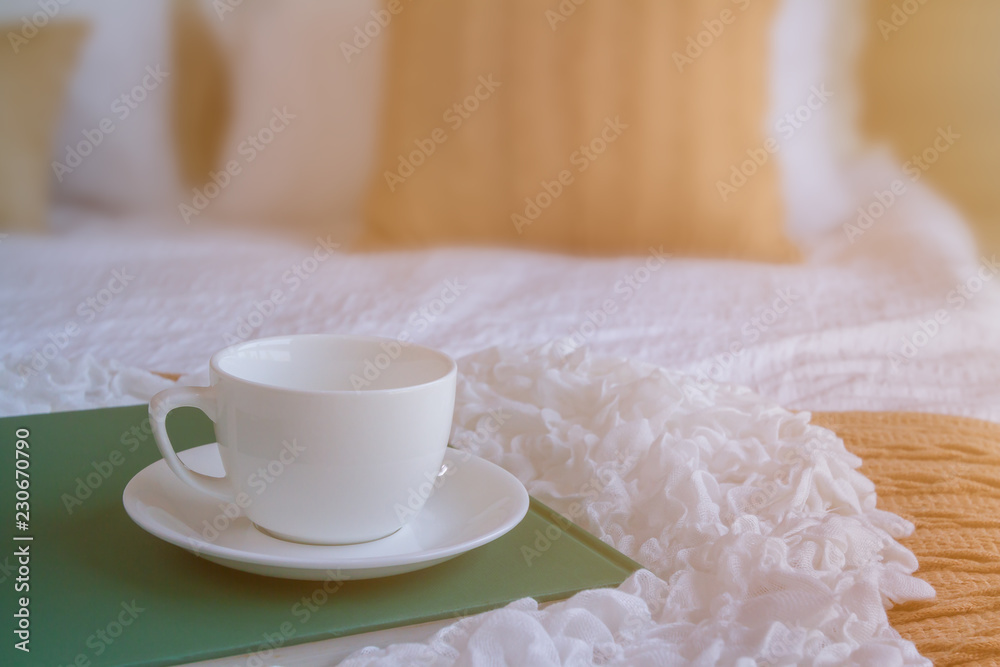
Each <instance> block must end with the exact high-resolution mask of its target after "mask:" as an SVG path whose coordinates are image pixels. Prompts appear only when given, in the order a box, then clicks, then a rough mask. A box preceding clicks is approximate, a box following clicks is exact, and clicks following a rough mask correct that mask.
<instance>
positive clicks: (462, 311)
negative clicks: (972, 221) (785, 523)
mask: <svg viewBox="0 0 1000 667" xmlns="http://www.w3.org/2000/svg"><path fill="white" fill-rule="evenodd" d="M893 177H894V175H893V173H892V172H891V171H886V170H884V169H883V170H882V171H878V170H876V172H875V173H873V174H865V175H863V182H864V183H865V185H863V186H859V195H858V199H859V202H858V203H859V205H862V204H863V205H867V204H868V203H869V202H868V199H869V198H870V195H868V197H867V198H866V196H865V193H866V192H867V193H870V192H871V190H872V189H873V188H874V187H876V186H879V187H885V186H886V184H887V183H888V182H890V180H891V179H892V178H893ZM859 178H862V177H861V176H859ZM335 240H336V239H331V240H330V241H335ZM324 244H328V242H327V241H326V240H324V242H323V243H322V244H317V245H314V246H309V245H295V244H291V243H283V242H278V241H274V240H271V239H257V240H250V239H246V238H244V237H242V236H241V237H232V236H229V237H227V236H218V235H217V236H212V237H205V236H203V235H199V234H197V233H190V234H188V235H186V236H180V237H178V236H174V237H170V238H168V239H164V238H162V237H161V238H157V237H151V238H134V237H128V236H126V235H123V234H119V233H116V232H114V231H112V232H111V233H96V232H90V233H79V234H76V235H73V236H66V237H59V238H56V239H39V238H18V237H8V238H6V239H3V240H2V241H0V304H2V308H0V353H2V364H0V365H2V367H3V371H0V414H16V413H25V412H40V411H46V410H50V409H69V408H84V407H93V406H98V405H106V404H113V403H116V402H120V401H132V402H137V401H142V400H145V399H147V398H148V397H149V394H150V392H151V391H154V390H155V389H156V387H157V385H158V382H157V380H156V379H155V378H150V377H148V376H147V377H146V378H144V379H143V378H141V377H138V376H136V374H135V372H134V371H129V370H126V369H128V368H130V367H132V368H138V369H146V370H155V371H163V372H175V373H195V374H198V373H201V374H202V376H203V377H206V376H204V373H205V371H206V368H207V360H208V357H209V355H210V354H211V353H212V352H214V351H215V350H216V349H219V348H221V347H223V346H225V345H226V344H227V342H228V341H232V340H234V339H239V338H243V337H246V336H251V337H258V336H266V335H273V334H280V333H299V332H343V333H355V334H378V335H383V336H389V337H397V336H400V335H404V334H405V335H408V336H410V338H411V339H412V340H414V341H416V342H420V343H425V344H428V345H431V346H433V347H437V348H440V349H442V350H444V351H446V352H448V353H450V354H452V355H453V356H456V357H460V356H463V355H465V354H469V353H471V352H475V351H477V350H481V349H485V348H487V347H490V346H493V345H508V346H521V345H537V344H541V343H544V342H547V341H549V340H553V339H557V338H562V337H567V336H573V335H574V334H576V337H575V340H576V342H577V343H582V344H586V345H587V346H589V347H590V348H591V349H592V350H593V351H594V352H595V353H598V354H605V355H614V356H621V357H628V358H632V359H635V360H641V361H646V362H650V363H654V364H657V365H660V366H664V367H667V368H671V369H677V370H683V371H687V372H690V373H696V374H697V373H702V374H704V375H706V376H707V377H709V378H711V379H713V380H722V381H731V382H735V383H738V384H742V385H746V386H749V387H750V388H752V389H753V390H755V391H757V392H758V393H760V394H762V395H764V396H766V397H768V398H770V399H773V400H775V401H777V402H778V403H780V404H781V405H783V406H785V407H788V408H792V409H812V410H852V409H858V410H923V411H937V412H947V413H951V414H958V415H973V416H978V417H982V418H986V419H994V420H1000V382H997V378H998V377H1000V335H998V333H1000V297H998V295H1000V289H998V283H1000V281H997V280H992V278H993V277H994V275H995V274H994V271H995V270H997V268H998V267H996V266H992V265H990V264H988V263H987V264H986V265H983V264H982V263H981V261H980V258H978V257H977V256H976V253H975V250H974V248H973V246H972V244H971V242H970V240H969V238H968V234H967V232H966V231H965V229H964V228H963V226H962V223H961V222H960V221H959V220H958V219H957V217H956V216H955V214H954V213H953V212H952V211H951V210H950V209H949V208H948V207H947V206H945V205H944V204H942V203H941V202H940V201H939V200H938V199H937V198H936V197H934V196H932V195H931V194H930V193H928V192H926V191H924V190H922V189H920V188H917V187H915V186H910V190H909V191H908V192H907V193H906V195H905V196H903V197H900V199H899V201H898V202H896V203H895V204H894V206H892V207H891V208H890V209H889V211H888V213H887V214H886V215H884V216H883V217H882V218H880V219H879V220H877V221H876V223H875V224H874V225H873V226H871V227H870V228H869V229H868V230H867V231H865V232H864V233H863V235H861V236H860V237H856V238H855V239H854V243H853V244H852V243H848V241H847V237H846V235H845V234H844V233H843V232H842V230H840V229H837V230H835V231H834V232H833V233H832V234H831V235H830V236H828V237H826V238H822V239H814V240H813V243H812V245H814V246H815V247H816V248H818V250H813V251H811V253H810V257H809V259H808V260H807V261H806V262H805V263H803V264H797V265H790V266H773V265H763V264H754V263H746V262H725V261H707V260H691V259H669V260H667V261H665V262H663V261H661V260H660V259H659V258H657V257H656V256H655V255H653V254H651V255H650V256H649V257H642V258H615V259H582V258H572V257H564V256H558V255H549V254H541V253H528V252H515V251H505V250H486V249H481V250H468V249H461V250H459V249H456V250H448V249H441V250H432V251H424V252H405V253H380V254H372V255H345V254H333V255H329V254H327V251H326V249H325V248H324ZM317 256H318V257H319V259H316V257H317ZM116 271H117V272H120V273H121V274H123V278H124V279H125V284H121V283H122V281H121V280H116V279H115V272H116ZM979 272H982V273H983V275H986V276H987V277H988V278H990V279H991V280H989V281H987V282H985V283H983V282H981V280H980V279H979V278H978V277H977V274H978V273H979ZM109 283H110V285H109ZM965 283H971V284H970V285H969V287H968V288H967V293H968V295H969V298H966V297H964V296H961V295H960V294H959V293H958V292H956V291H955V290H956V288H957V287H958V286H959V285H964V284H965ZM975 287H979V288H980V289H979V291H977V292H972V288H975ZM111 288H114V289H120V293H118V294H112V293H111ZM276 290H278V291H280V293H276ZM88 299H91V302H90V304H88ZM779 310H780V311H784V312H778V311H779ZM588 313H590V315H588ZM935 314H938V315H942V314H943V315H944V316H946V317H947V321H946V322H945V323H944V324H936V323H935V322H934V321H933V320H934V317H935ZM922 322H923V323H924V327H925V328H926V329H927V330H929V331H931V332H932V333H933V334H934V335H931V336H928V335H926V334H925V333H924V329H922V328H921V326H922V325H921V323H922ZM67 328H69V329H70V330H71V331H72V332H73V335H68V334H67ZM935 328H936V331H935ZM904 337H905V338H907V339H910V340H912V339H914V337H915V338H916V342H917V343H918V344H923V346H922V347H919V348H914V350H912V351H915V354H914V355H913V358H912V359H908V358H906V357H905V356H904V352H910V351H911V350H910V349H909V348H906V349H905V350H904V349H903V348H904ZM58 344H63V345H64V346H65V347H63V348H61V349H57V346H58ZM733 350H735V351H736V354H732V351H733ZM47 354H48V355H49V356H52V357H53V358H52V359H51V360H49V359H47V358H45V355H47ZM39 355H41V356H39ZM88 355H89V357H88ZM891 355H895V358H893V357H892V356H891ZM111 360H113V361H115V362H116V363H117V364H118V366H117V368H119V369H120V370H117V371H116V370H114V368H109V366H108V362H109V361H111ZM33 361H34V362H35V365H36V366H44V367H43V368H42V370H40V371H35V370H33V369H32V366H31V365H32V362H33ZM19 369H21V370H22V371H24V372H28V376H27V377H22V373H19V372H18V370H19Z"/></svg>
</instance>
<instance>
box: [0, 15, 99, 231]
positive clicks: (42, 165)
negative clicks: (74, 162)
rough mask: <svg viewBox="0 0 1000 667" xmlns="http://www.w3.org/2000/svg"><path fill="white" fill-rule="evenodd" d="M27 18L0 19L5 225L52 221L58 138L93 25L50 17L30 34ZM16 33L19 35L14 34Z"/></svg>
mask: <svg viewBox="0 0 1000 667" xmlns="http://www.w3.org/2000/svg"><path fill="white" fill-rule="evenodd" d="M23 28H24V26H23V25H21V24H10V25H3V24H0V35H4V36H5V38H6V39H4V42H5V44H4V45H3V48H0V90H2V91H4V93H3V103H2V104H0V229H3V230H9V231H19V232H42V231H44V230H45V227H46V220H47V213H48V205H49V185H50V183H51V179H52V178H53V171H52V168H51V166H50V162H51V156H52V140H53V136H54V134H55V129H56V124H57V123H58V122H59V119H60V114H61V113H62V110H63V104H62V103H63V99H64V97H65V92H66V87H67V84H68V82H69V77H70V75H71V74H72V72H73V66H74V65H75V63H76V55H77V52H78V50H79V47H80V45H81V44H82V42H83V38H84V37H85V36H86V33H87V26H86V24H85V23H83V22H75V21H66V22H60V23H50V24H49V25H46V26H44V27H42V28H41V29H39V30H37V32H33V33H31V34H30V35H27V34H25V33H24V31H23ZM11 35H14V37H11Z"/></svg>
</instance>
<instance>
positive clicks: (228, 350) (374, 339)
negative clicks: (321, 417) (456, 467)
mask: <svg viewBox="0 0 1000 667" xmlns="http://www.w3.org/2000/svg"><path fill="white" fill-rule="evenodd" d="M292 338H325V339H335V340H352V341H360V342H366V343H383V342H385V343H396V344H398V345H401V346H405V347H407V348H415V349H417V350H420V351H422V352H425V353H429V354H431V355H432V356H435V357H437V358H439V359H441V360H443V361H445V362H446V363H447V364H448V372H446V373H445V374H444V375H442V376H440V377H436V378H434V379H433V380H428V381H427V382H421V383H419V384H411V385H407V386H405V387H393V388H390V389H294V388H292V387H280V386H278V385H273V384H267V383H265V382H258V381H256V380H247V379H246V378H242V377H239V376H237V375H233V374H232V373H230V372H228V371H224V370H222V368H220V367H219V360H220V359H221V358H222V357H223V356H225V355H227V354H232V353H234V352H235V351H236V350H238V349H239V348H241V347H246V346H249V345H254V344H260V343H268V342H274V341H281V340H289V339H292ZM208 365H209V368H211V369H212V371H213V372H215V373H216V374H217V375H219V376H220V377H224V378H226V379H227V380H231V381H233V382H239V383H241V384H245V385H250V386H252V387H259V388H261V389H267V390H268V391H276V392H283V393H289V394H308V395H314V396H316V395H331V396H333V395H351V396H357V395H364V394H401V393H406V392H411V391H417V390H419V389H422V388H425V387H429V386H431V385H434V384H437V383H440V382H447V381H448V380H449V379H450V378H453V377H455V376H456V375H457V374H458V364H456V363H455V360H454V359H452V358H451V357H450V356H449V355H447V354H445V353H444V352H441V351H440V350H435V349H434V348H432V347H427V346H426V345H418V344H416V343H410V342H406V343H402V342H400V341H399V340H396V339H395V338H385V337H384V336H356V335H352V334H326V333H312V334H286V335H283V336H267V337H265V338H254V339H252V340H245V341H241V342H239V343H234V344H233V345H227V346H226V347H224V348H222V349H221V350H218V351H216V352H215V353H214V354H213V355H212V357H211V358H210V359H209V362H208Z"/></svg>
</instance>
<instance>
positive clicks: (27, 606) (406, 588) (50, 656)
mask: <svg viewBox="0 0 1000 667" xmlns="http://www.w3.org/2000/svg"><path fill="white" fill-rule="evenodd" d="M167 428H168V430H169V431H170V435H171V439H172V440H173V442H174V443H175V444H176V445H177V449H178V450H182V449H187V448H190V447H194V446H197V445H203V444H206V443H209V442H214V441H215V432H214V429H213V426H212V423H211V422H210V421H208V419H207V418H206V417H205V415H204V414H202V413H200V412H198V411H196V410H193V409H189V408H182V409H180V410H176V411H174V412H173V413H171V415H170V417H169V418H168V421H167ZM159 458H160V454H159V451H158V450H157V448H156V445H155V443H154V442H153V438H152V436H151V435H150V434H149V428H148V420H147V407H146V406H145V405H142V406H132V407H125V408H107V409H101V410H87V411H81V412H63V413H55V414H47V415H32V416H26V417H8V418H4V419H0V522H2V530H0V536H2V539H3V542H4V546H3V547H2V548H0V590H2V591H3V594H2V595H0V600H2V608H0V615H2V617H3V624H2V629H3V632H2V633H0V637H2V641H3V645H2V647H0V664H3V665H5V666H9V667H13V666H18V665H46V666H60V667H61V666H63V665H73V666H74V667H98V666H108V667H111V666H114V667H124V666H126V665H130V666H132V665H135V666H138V665H142V666H144V667H154V666H157V665H174V664H178V663H188V662H195V661H199V660H208V659H211V658H219V657H224V656H231V655H240V654H244V653H251V652H255V651H268V650H270V649H274V648H277V647H281V646H291V645H294V644H300V643H304V642H313V641H318V640H323V639H329V638H334V637H346V636H348V635H354V634H360V633H366V632H373V631H376V630H382V629H386V628H392V627H398V626H404V625H413V624H417V623H426V622H430V621H435V620H440V619H447V618H453V617H458V616H465V615H469V614H474V613H478V612H481V611H485V610H488V609H493V608H496V607H500V606H503V605H505V604H507V603H509V602H511V601H513V600H517V599H520V598H523V597H533V598H535V599H537V600H539V601H548V600H557V599H562V598H565V597H569V596H570V595H572V594H574V593H576V592H578V591H581V590H585V589H589V588H598V587H604V586H616V585H618V584H620V583H621V582H622V581H624V580H625V579H626V578H627V577H628V576H629V575H630V574H631V573H632V572H634V571H635V570H637V569H639V567H640V566H639V565H638V564H637V563H635V562H634V561H632V560H630V559H628V558H627V557H625V556H624V555H622V554H621V553H619V552H617V551H615V550H614V549H612V548H611V547H609V546H608V545H606V544H604V543H603V542H601V541H600V540H598V539H596V538H594V537H593V536H592V535H590V534H589V533H587V532H586V531H584V530H583V529H581V528H580V527H578V526H576V525H575V524H573V523H571V522H569V521H568V520H567V519H565V518H563V517H561V516H560V515H558V514H556V513H555V512H553V511H552V510H551V509H549V508H547V507H546V506H545V505H543V504H541V503H539V502H538V501H536V500H534V499H532V500H531V507H530V509H529V511H528V514H527V516H526V517H525V518H524V519H523V521H522V522H521V523H520V524H519V525H518V526H517V527H516V528H514V529H513V530H512V531H511V532H509V533H507V534H506V535H504V536H503V537H501V538H499V539H498V540H496V541H494V542H491V543H489V544H486V545H484V546H481V547H479V548H477V549H474V550H472V551H470V552H468V553H465V554H463V555H461V556H458V557H456V558H454V559H452V560H449V561H446V562H444V563H441V564H439V565H435V566H433V567H430V568H427V569H424V570H419V571H416V572H411V573H408V574H401V575H397V576H393V577H387V578H383V579H369V580H358V581H346V582H328V583H327V584H326V585H324V582H315V581H294V580H287V579H275V578H269V577H263V576H259V575H254V574H248V573H244V572H239V571H236V570H232V569H229V568H226V567H223V566H221V565H216V564H214V563H211V562H209V561H206V560H203V559H201V558H198V557H197V556H194V555H192V554H190V553H188V552H187V551H184V550H183V549H180V548H178V547H176V546H173V545H171V544H167V543H166V542H163V541H161V540H159V539H157V538H156V537H153V536H152V535H150V534H148V533H146V532H145V531H143V530H142V529H141V528H139V526H137V525H136V524H134V523H133V522H132V521H131V519H129V517H128V515H126V513H125V509H124V507H123V505H122V492H123V490H124V488H125V485H126V484H127V483H128V481H129V480H130V479H131V478H132V476H133V475H135V474H136V473H137V472H138V471H140V470H141V469H143V468H144V467H145V466H147V465H149V464H150V463H153V462H154V461H156V460H158V459H159ZM25 480H26V481H25ZM25 499H26V500H25ZM19 502H26V503H28V504H27V505H16V503H19ZM546 529H548V534H549V536H553V537H555V539H548V538H545V539H542V538H540V536H545V535H546V532H547V530H546ZM536 546H537V547H542V548H543V551H544V553H543V554H542V555H541V556H540V557H533V558H527V557H526V556H525V553H526V552H525V551H524V549H525V548H528V549H532V550H534V549H535V548H536ZM23 648H27V649H29V650H28V651H24V650H22V649H23Z"/></svg>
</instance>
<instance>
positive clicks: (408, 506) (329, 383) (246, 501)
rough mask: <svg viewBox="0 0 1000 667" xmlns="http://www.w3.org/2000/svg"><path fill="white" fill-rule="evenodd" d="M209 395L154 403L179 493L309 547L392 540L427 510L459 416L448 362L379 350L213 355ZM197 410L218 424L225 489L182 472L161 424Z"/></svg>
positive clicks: (378, 344) (309, 339) (315, 345)
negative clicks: (196, 494) (227, 505)
mask: <svg viewBox="0 0 1000 667" xmlns="http://www.w3.org/2000/svg"><path fill="white" fill-rule="evenodd" d="M209 366H210V375H211V386H210V387H173V388H170V389H167V390H165V391H161V392H160V393H158V394H157V395H156V396H154V397H153V399H152V400H151V401H150V403H149V418H150V424H151V425H152V428H153V435H154V436H155V438H156V444H157V446H158V447H159V448H160V452H162V454H163V458H164V459H165V460H166V462H167V464H168V465H169V466H170V469H171V470H173V471H174V473H175V474H176V475H177V476H178V477H180V478H181V479H182V480H183V481H185V482H187V483H188V484H190V485H191V486H192V487H194V488H196V489H198V490H199V491H202V492H204V493H208V494H211V495H212V496H215V497H216V498H219V499H221V500H225V501H229V502H235V503H236V504H237V505H239V506H240V507H243V512H244V513H245V514H246V516H247V517H248V518H249V519H250V520H251V521H253V523H254V524H255V525H256V526H257V527H258V528H260V529H261V530H263V531H264V532H266V533H269V534H271V535H273V536H274V537H278V538H281V539H285V540H291V541H295V542H306V543H310V544H351V543H356V542H366V541H369V540H375V539H378V538H382V537H385V536H387V535H390V534H392V533H393V532H395V531H396V530H398V529H399V528H400V527H402V526H403V524H405V523H406V522H407V521H408V520H409V519H411V518H412V517H413V516H414V515H415V514H416V512H418V511H419V510H420V508H421V507H422V506H423V504H424V503H425V502H426V500H427V497H426V496H427V495H428V494H426V493H421V492H420V491H421V490H424V489H427V488H433V486H434V485H433V484H430V485H429V484H427V481H428V480H434V479H435V478H436V476H437V474H438V472H439V471H440V468H441V463H442V461H443V459H444V454H445V450H446V448H447V445H448V437H449V435H450V431H451V420H452V412H453V410H454V405H455V378H456V373H457V371H456V367H455V362H454V361H453V360H452V359H451V358H450V357H448V356H447V355H445V354H443V353H441V352H437V351H435V350H432V349H429V348H426V347H420V346H417V345H412V344H402V343H399V342H397V341H394V340H389V339H382V338H366V337H357V336H338V335H326V334H315V335H302V336H279V337H275V338H264V339H260V340H253V341H248V342H245V343H239V344H236V345H233V346H231V347H227V348H225V349H224V350H221V351H219V352H216V353H215V354H214V355H213V356H212V359H211V362H210V364H209ZM181 406H192V407H195V408H198V409H200V410H202V411H203V412H205V414H207V415H208V416H209V418H210V419H212V421H214V422H215V433H216V438H217V440H218V443H219V452H220V453H221V455H222V463H223V466H224V468H225V470H226V475H225V477H211V476H208V475H203V474H201V473H197V472H195V471H193V470H191V469H190V468H188V467H187V466H186V465H184V463H183V462H182V461H181V460H180V459H179V458H178V457H177V454H176V453H175V452H174V449H173V446H172V445H171V444H170V440H169V438H168V437H167V432H166V428H165V426H164V421H165V419H166V415H167V413H168V412H170V410H173V409H174V408H178V407H181Z"/></svg>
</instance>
